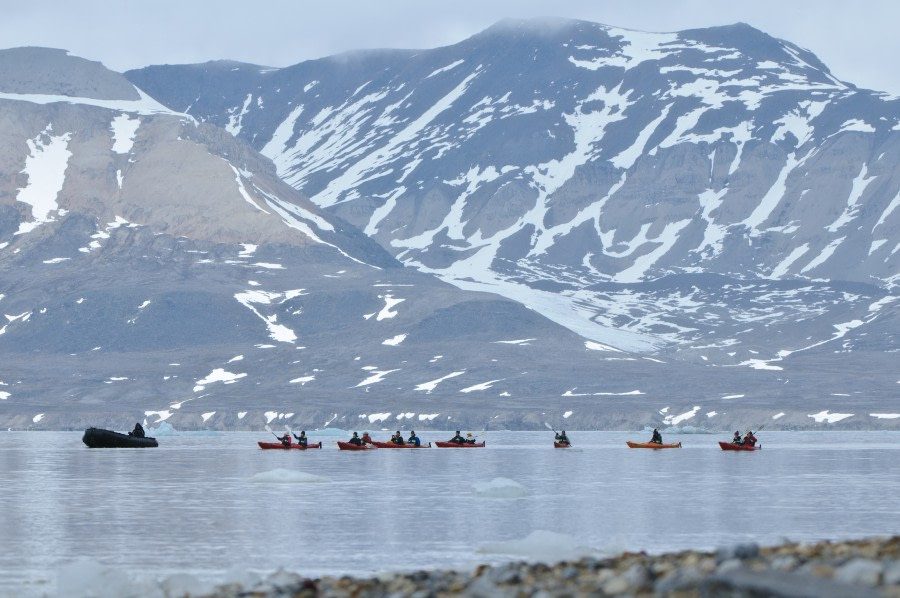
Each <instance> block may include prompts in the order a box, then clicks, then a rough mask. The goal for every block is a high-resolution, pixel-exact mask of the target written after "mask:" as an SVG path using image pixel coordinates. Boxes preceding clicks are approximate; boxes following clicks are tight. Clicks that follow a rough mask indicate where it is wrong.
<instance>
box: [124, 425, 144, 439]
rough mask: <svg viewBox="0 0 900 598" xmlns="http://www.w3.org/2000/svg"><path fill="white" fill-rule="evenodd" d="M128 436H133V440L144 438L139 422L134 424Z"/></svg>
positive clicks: (142, 428)
mask: <svg viewBox="0 0 900 598" xmlns="http://www.w3.org/2000/svg"><path fill="white" fill-rule="evenodd" d="M128 435H129V436H134V437H135V438H144V427H143V426H141V423H140V422H135V424H134V430H132V431H131V432H129V433H128Z"/></svg>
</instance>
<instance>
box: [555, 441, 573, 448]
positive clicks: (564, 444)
mask: <svg viewBox="0 0 900 598" xmlns="http://www.w3.org/2000/svg"><path fill="white" fill-rule="evenodd" d="M570 446H572V444H571V443H569V442H554V443H553V448H569V447H570Z"/></svg>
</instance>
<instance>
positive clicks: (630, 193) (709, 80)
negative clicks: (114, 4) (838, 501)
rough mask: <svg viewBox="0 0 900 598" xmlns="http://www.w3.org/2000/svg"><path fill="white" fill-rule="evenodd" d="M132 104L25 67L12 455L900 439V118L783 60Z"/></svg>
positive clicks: (542, 38)
mask: <svg viewBox="0 0 900 598" xmlns="http://www.w3.org/2000/svg"><path fill="white" fill-rule="evenodd" d="M126 75H127V77H128V78H129V79H130V83H129V81H127V80H125V79H124V78H123V77H122V76H121V75H119V74H117V73H111V72H109V71H107V70H106V69H104V68H103V67H102V65H99V64H97V63H91V62H88V61H84V60H81V59H77V58H74V57H71V56H68V55H66V53H65V52H62V51H53V50H46V49H35V48H27V49H15V50H7V51H0V132H2V135H0V139H2V140H3V143H2V144H0V173H2V176H0V315H2V316H4V318H3V319H0V362H2V364H3V365H2V368H0V424H2V425H5V426H7V427H24V426H26V425H32V426H37V427H48V428H53V427H76V428H77V427H80V426H83V425H89V424H101V425H102V424H106V425H114V426H117V427H120V428H121V427H126V426H129V427H130V425H131V422H132V421H133V420H134V419H136V418H137V419H139V418H141V417H144V418H146V420H147V422H148V424H150V425H152V424H153V423H155V422H156V421H158V420H161V419H165V420H167V421H170V422H171V423H173V424H174V425H175V426H176V427H207V428H218V429H223V428H235V427H247V428H249V427H256V428H259V427H260V426H261V425H262V424H263V423H265V422H267V421H268V422H272V423H275V422H276V421H277V422H282V421H283V422H287V423H290V424H291V425H294V426H303V427H321V426H323V425H325V424H326V423H327V424H328V425H331V426H337V427H341V428H349V429H356V428H365V427H369V428H378V427H385V428H391V429H396V428H397V427H402V428H409V427H412V426H413V425H414V426H415V427H417V428H432V429H440V428H443V429H446V428H452V427H454V426H460V427H485V426H487V427H492V426H493V427H510V428H520V427H543V426H544V422H545V421H550V422H552V423H553V424H554V425H562V424H565V426H566V427H568V428H572V429H575V428H607V429H610V428H637V427H641V426H644V425H678V426H686V425H687V426H694V427H697V428H701V429H715V430H721V429H734V428H735V427H744V426H747V425H750V426H753V425H758V424H759V423H762V422H769V425H770V426H771V427H776V426H778V427H801V428H802V427H812V426H821V425H839V426H845V427H896V425H897V424H900V414H898V412H900V409H897V406H896V398H897V392H898V389H900V386H898V382H900V374H898V370H897V367H896V364H897V347H898V343H897V332H898V329H900V326H898V307H897V306H898V302H897V301H896V300H895V298H896V282H897V278H896V276H897V265H896V259H897V255H896V254H897V249H896V246H897V242H898V234H897V217H898V216H897V214H898V210H896V209H895V207H894V206H896V204H897V200H896V199H895V198H896V197H897V194H898V191H897V187H898V186H900V181H897V182H892V179H891V173H892V168H891V164H892V162H891V160H892V156H895V154H894V153H893V152H894V151H895V150H892V144H893V143H895V141H894V140H895V136H896V135H897V132H895V131H893V127H894V126H895V125H896V122H897V121H896V117H895V116H892V114H893V113H896V102H894V101H893V100H891V99H890V98H886V97H883V96H881V95H879V94H875V93H873V92H866V91H859V90H855V89H853V88H852V86H849V85H847V84H844V83H841V82H838V81H835V80H834V79H833V78H832V77H831V76H830V75H829V74H828V72H827V69H825V67H824V66H823V65H821V64H820V63H819V62H818V61H817V60H816V59H815V58H814V57H813V56H811V55H810V54H809V53H807V52H805V51H803V50H800V49H798V48H795V47H793V46H791V45H790V44H787V43H785V42H781V41H778V40H773V39H771V38H769V37H768V36H765V35H764V34H762V33H760V32H758V31H755V30H753V29H751V28H749V27H746V26H742V25H739V26H735V27H731V28H721V29H712V30H702V31H693V32H682V33H678V34H666V35H663V34H641V33H636V32H628V31H622V30H616V29H612V28H608V27H604V26H600V25H595V24H590V23H581V22H572V21H556V22H550V23H548V22H540V23H538V22H524V23H523V22H507V23H502V24H500V25H498V26H496V27H494V28H491V29H489V30H487V31H485V32H484V33H482V34H480V35H477V36H475V37H473V38H471V39H469V40H466V41H464V42H462V43H461V44H458V45H456V46H451V47H448V48H441V49H437V50H429V51H399V50H398V51H394V50H390V51H372V52H358V53H352V54H348V55H342V56H337V57H331V58H326V59H322V60H317V61H311V62H306V63H302V64H299V65H296V66H294V67H290V68H287V69H265V68H262V67H255V66H251V65H242V64H235V63H212V64H208V65H194V66H164V67H150V68H147V69H143V70H141V71H134V72H130V73H127V74H126ZM150 97H152V98H154V100H155V101H154V100H151V99H150ZM156 102H159V104H157V103H156ZM892 111H893V112H892ZM856 121H859V122H856ZM802 123H806V124H805V125H802V126H801V124H802ZM860 123H866V126H864V125H862V124H860ZM868 128H871V129H872V130H871V131H869V130H854V129H868ZM229 133H230V134H229ZM260 152H261V153H260ZM269 158H271V160H270V159H269ZM863 164H865V167H863ZM817 227H818V228H817ZM867 227H868V228H867ZM832 229H833V230H832ZM363 231H364V232H363ZM364 233H365V234H364ZM839 240H840V242H839ZM854 248H856V249H854ZM392 254H393V255H392ZM404 264H405V265H407V266H415V268H412V267H403V265H404ZM435 275H436V276H435ZM439 278H442V279H444V281H446V282H450V283H452V285H451V284H446V282H442V281H441V280H439ZM480 291H489V293H484V292H480ZM504 296H505V298H504ZM529 308H530V309H529ZM548 318H549V319H548ZM122 419H124V420H126V421H125V422H124V423H122V422H120V420H122Z"/></svg>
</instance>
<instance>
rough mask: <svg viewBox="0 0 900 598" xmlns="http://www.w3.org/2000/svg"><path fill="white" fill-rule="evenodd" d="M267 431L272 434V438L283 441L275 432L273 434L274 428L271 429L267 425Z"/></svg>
mask: <svg viewBox="0 0 900 598" xmlns="http://www.w3.org/2000/svg"><path fill="white" fill-rule="evenodd" d="M266 430H268V431H269V432H270V433H271V434H272V436H274V437H275V438H277V439H278V440H281V436H279V435H278V434H276V433H275V432H272V428H270V427H269V424H266Z"/></svg>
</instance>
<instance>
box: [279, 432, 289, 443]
mask: <svg viewBox="0 0 900 598" xmlns="http://www.w3.org/2000/svg"><path fill="white" fill-rule="evenodd" d="M279 440H281V444H283V445H284V446H291V435H290V434H289V433H287V432H285V433H284V436H282V437H281V438H279Z"/></svg>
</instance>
